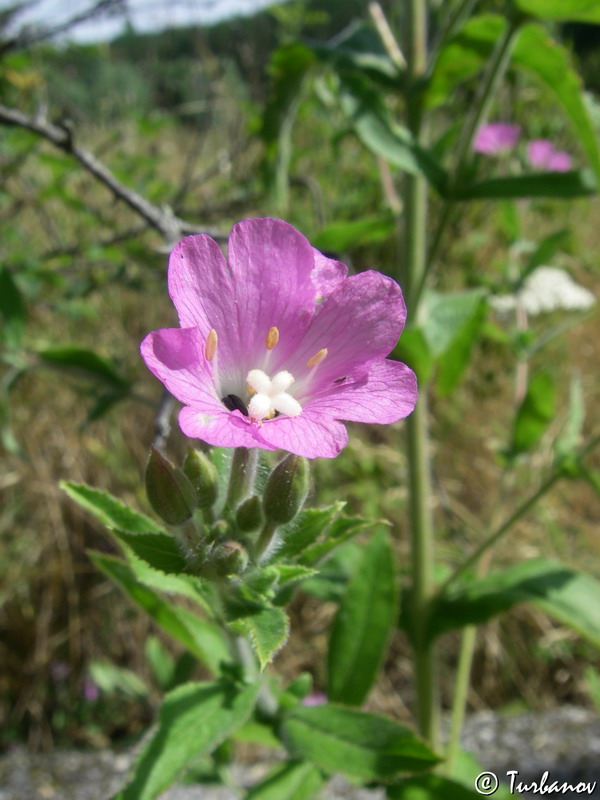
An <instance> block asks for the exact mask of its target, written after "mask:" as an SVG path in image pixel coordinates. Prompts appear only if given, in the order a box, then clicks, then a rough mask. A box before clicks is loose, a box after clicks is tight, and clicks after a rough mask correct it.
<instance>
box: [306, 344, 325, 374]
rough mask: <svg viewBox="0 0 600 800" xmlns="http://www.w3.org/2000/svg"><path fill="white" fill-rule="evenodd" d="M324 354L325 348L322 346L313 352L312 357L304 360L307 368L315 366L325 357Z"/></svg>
mask: <svg viewBox="0 0 600 800" xmlns="http://www.w3.org/2000/svg"><path fill="white" fill-rule="evenodd" d="M326 355H327V348H326V347H324V348H323V349H322V350H319V351H318V352H317V353H315V354H314V356H313V357H312V358H309V359H308V361H307V362H306V366H307V368H308V369H310V368H311V367H317V366H318V365H319V364H320V363H321V362H322V361H323V360H324V359H325V356H326Z"/></svg>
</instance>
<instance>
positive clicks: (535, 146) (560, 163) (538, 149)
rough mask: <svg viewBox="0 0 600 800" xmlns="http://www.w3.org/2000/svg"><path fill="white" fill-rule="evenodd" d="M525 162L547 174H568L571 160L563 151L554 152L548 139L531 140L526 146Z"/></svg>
mask: <svg viewBox="0 0 600 800" xmlns="http://www.w3.org/2000/svg"><path fill="white" fill-rule="evenodd" d="M527 160H528V161H529V164H530V166H532V167H534V168H537V169H545V170H548V171H549V172H568V171H569V170H570V169H571V165H572V159H571V156H570V155H569V154H568V153H567V152H566V151H565V150H555V149H554V145H553V144H552V142H550V141H549V140H548V139H533V141H531V142H529V144H528V145H527Z"/></svg>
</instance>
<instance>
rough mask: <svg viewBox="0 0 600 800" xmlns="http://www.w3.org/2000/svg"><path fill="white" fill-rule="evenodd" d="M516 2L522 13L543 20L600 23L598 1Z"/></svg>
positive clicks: (523, 0)
mask: <svg viewBox="0 0 600 800" xmlns="http://www.w3.org/2000/svg"><path fill="white" fill-rule="evenodd" d="M515 2H516V4H517V6H518V7H519V8H520V9H521V11H524V12H525V13H526V14H532V15H533V16H536V17H541V18H542V19H553V20H557V21H560V22H566V21H567V20H577V21H578V22H591V23H595V24H598V23H600V2H598V0H515Z"/></svg>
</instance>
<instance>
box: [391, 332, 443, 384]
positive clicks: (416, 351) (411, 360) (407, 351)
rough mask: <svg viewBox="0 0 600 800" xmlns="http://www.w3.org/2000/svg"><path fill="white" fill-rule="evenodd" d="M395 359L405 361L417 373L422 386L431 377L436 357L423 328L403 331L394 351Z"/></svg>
mask: <svg viewBox="0 0 600 800" xmlns="http://www.w3.org/2000/svg"><path fill="white" fill-rule="evenodd" d="M392 358H393V359H394V361H403V362H404V363H405V364H406V365H407V366H409V367H410V368H411V369H412V370H414V372H415V373H416V376H417V379H418V381H419V385H420V386H424V385H425V384H426V383H427V382H428V381H429V378H430V377H431V373H432V371H433V367H434V357H433V354H432V352H431V350H430V349H429V345H428V344H427V340H426V338H425V334H424V333H423V330H422V328H408V329H406V330H404V331H403V332H402V336H401V337H400V339H399V340H398V344H397V345H396V347H395V348H394V351H393V353H392Z"/></svg>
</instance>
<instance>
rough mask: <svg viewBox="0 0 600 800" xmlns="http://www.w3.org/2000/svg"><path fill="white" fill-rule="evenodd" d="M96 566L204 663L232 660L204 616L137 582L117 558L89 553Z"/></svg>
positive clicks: (218, 633) (210, 665)
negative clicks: (193, 612) (202, 617)
mask: <svg viewBox="0 0 600 800" xmlns="http://www.w3.org/2000/svg"><path fill="white" fill-rule="evenodd" d="M89 555H90V558H91V559H92V561H93V562H94V564H95V565H96V566H97V567H98V569H100V570H102V572H103V573H104V574H105V575H106V576H107V577H108V578H110V579H111V580H112V581H113V582H114V583H116V584H117V586H118V587H119V588H120V589H121V590H122V591H123V592H124V593H125V594H126V595H127V596H128V597H129V598H130V599H131V600H133V602H134V603H136V604H137V605H138V606H140V608H142V609H143V610H144V611H145V612H146V613H147V614H148V615H149V616H150V617H151V619H153V620H154V621H155V622H156V624H157V625H159V626H160V627H161V628H162V629H163V630H164V631H165V632H166V633H168V634H169V635H170V636H172V637H173V638H174V639H176V640H177V641H178V642H180V643H181V644H182V645H183V646H184V647H186V648H187V649H188V650H189V651H190V653H192V654H193V655H195V656H196V658H198V659H199V660H200V661H201V662H202V663H203V664H206V666H207V667H208V668H209V669H210V670H211V672H214V673H218V672H219V671H220V666H221V664H222V663H227V662H229V661H231V653H230V652H229V647H228V645H227V642H226V641H225V639H224V636H223V633H222V632H221V631H220V630H219V628H217V626H216V625H213V623H211V622H209V621H208V620H206V619H201V618H200V617H198V616H196V615H195V614H192V613H191V612H190V611H187V609H185V608H180V607H179V606H176V605H174V604H173V603H171V602H169V601H168V600H166V599H164V598H163V597H161V596H160V595H159V594H157V593H156V592H155V591H153V590H152V589H151V588H150V587H149V586H144V585H143V584H142V583H139V582H138V581H137V580H136V578H135V575H134V573H133V572H132V570H131V569H130V568H129V566H128V565H127V564H125V563H124V562H123V561H121V560H120V559H117V558H114V557H112V556H107V555H103V554H102V553H89Z"/></svg>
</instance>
